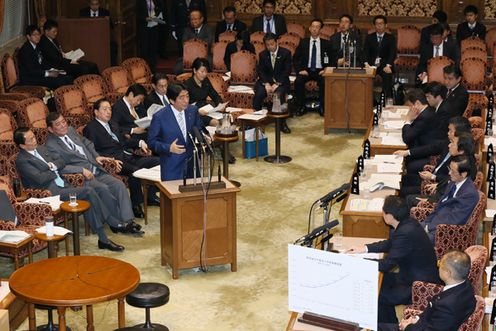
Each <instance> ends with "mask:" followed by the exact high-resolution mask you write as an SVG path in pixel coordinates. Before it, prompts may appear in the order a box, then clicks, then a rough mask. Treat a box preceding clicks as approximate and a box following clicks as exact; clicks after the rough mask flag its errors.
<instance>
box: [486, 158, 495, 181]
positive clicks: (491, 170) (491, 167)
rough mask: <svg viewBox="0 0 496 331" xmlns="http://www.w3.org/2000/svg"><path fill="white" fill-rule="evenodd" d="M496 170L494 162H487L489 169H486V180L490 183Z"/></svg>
mask: <svg viewBox="0 0 496 331" xmlns="http://www.w3.org/2000/svg"><path fill="white" fill-rule="evenodd" d="M495 169H496V165H495V164H494V161H493V160H491V161H490V162H489V167H488V168H487V180H488V181H490V180H491V179H494V172H495Z"/></svg>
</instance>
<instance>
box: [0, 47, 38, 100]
mask: <svg viewBox="0 0 496 331" xmlns="http://www.w3.org/2000/svg"><path fill="white" fill-rule="evenodd" d="M1 67H2V77H3V87H4V89H5V91H6V92H17V93H27V94H29V95H30V96H32V97H35V98H40V99H43V97H44V96H45V93H46V91H47V88H45V87H43V86H27V85H19V70H18V69H17V65H16V62H15V59H14V57H13V56H11V55H10V54H8V53H6V54H5V55H4V56H3V58H2V65H1Z"/></svg>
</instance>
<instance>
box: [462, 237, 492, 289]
mask: <svg viewBox="0 0 496 331" xmlns="http://www.w3.org/2000/svg"><path fill="white" fill-rule="evenodd" d="M465 253H467V254H468V256H470V273H469V274H468V279H469V280H470V283H471V284H472V287H473V288H474V293H475V294H478V295H480V294H481V292H482V275H483V274H484V269H485V267H486V262H487V257H488V252H487V248H486V247H484V246H482V245H473V246H470V247H468V248H467V249H466V250H465Z"/></svg>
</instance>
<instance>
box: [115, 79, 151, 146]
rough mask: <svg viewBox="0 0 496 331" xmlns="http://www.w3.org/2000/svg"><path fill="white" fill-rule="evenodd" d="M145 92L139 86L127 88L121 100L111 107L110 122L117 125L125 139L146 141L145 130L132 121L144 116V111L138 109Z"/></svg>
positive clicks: (141, 108) (140, 108) (134, 85)
mask: <svg viewBox="0 0 496 331" xmlns="http://www.w3.org/2000/svg"><path fill="white" fill-rule="evenodd" d="M145 96H146V90H145V88H144V87H143V86H142V85H140V84H133V85H131V86H129V87H128V89H127V91H126V93H125V94H124V96H123V97H122V98H120V99H119V100H117V102H116V103H114V105H113V106H112V121H113V122H115V123H117V124H118V125H119V128H120V131H121V134H122V135H123V136H124V138H125V139H135V137H137V138H136V139H138V140H140V139H142V140H144V141H147V134H146V129H145V128H142V127H139V126H138V125H137V124H136V123H134V121H136V120H138V119H140V118H142V117H145V116H146V109H143V107H140V105H141V104H142V103H143V101H144V100H145Z"/></svg>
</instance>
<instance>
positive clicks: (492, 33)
mask: <svg viewBox="0 0 496 331" xmlns="http://www.w3.org/2000/svg"><path fill="white" fill-rule="evenodd" d="M485 41H486V47H487V54H488V55H491V54H493V52H494V43H495V42H496V28H490V29H489V30H487V31H486V40H485Z"/></svg>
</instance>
